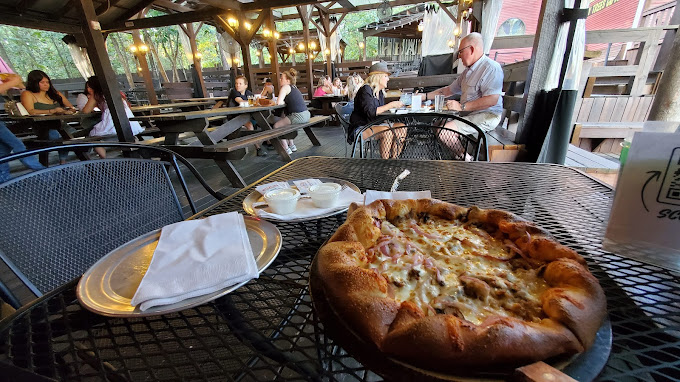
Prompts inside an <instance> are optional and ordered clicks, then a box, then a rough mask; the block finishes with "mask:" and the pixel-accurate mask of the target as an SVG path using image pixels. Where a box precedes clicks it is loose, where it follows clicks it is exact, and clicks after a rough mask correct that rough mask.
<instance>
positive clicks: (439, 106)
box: [434, 94, 444, 112]
mask: <svg viewBox="0 0 680 382" xmlns="http://www.w3.org/2000/svg"><path fill="white" fill-rule="evenodd" d="M442 110H444V96H443V95H441V94H437V95H435V96H434V111H436V112H440V111H442Z"/></svg>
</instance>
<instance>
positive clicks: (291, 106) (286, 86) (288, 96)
mask: <svg viewBox="0 0 680 382" xmlns="http://www.w3.org/2000/svg"><path fill="white" fill-rule="evenodd" d="M296 80H297V71H296V70H295V69H290V70H287V71H285V72H283V73H281V78H280V79H279V84H280V85H281V90H279V98H278V99H277V102H276V103H277V104H278V105H284V104H285V105H286V108H285V109H284V111H285V114H286V116H285V117H283V118H281V119H279V120H278V121H276V123H275V124H274V128H275V129H276V128H278V127H283V126H287V125H292V124H298V123H306V122H309V118H310V117H311V115H310V114H309V110H307V105H306V104H305V100H304V98H302V93H300V90H298V88H297V87H296V86H295V82H296ZM296 135H297V133H296ZM284 137H285V136H284ZM293 138H294V137H293ZM281 143H282V144H283V148H284V149H286V152H288V154H289V155H290V154H292V153H293V151H297V147H295V142H293V139H281Z"/></svg>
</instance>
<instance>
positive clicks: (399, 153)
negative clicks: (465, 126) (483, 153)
mask: <svg viewBox="0 0 680 382" xmlns="http://www.w3.org/2000/svg"><path fill="white" fill-rule="evenodd" d="M473 126H474V125H473ZM370 127H371V126H367V127H364V129H362V130H361V132H358V133H357V137H356V139H355V143H354V148H353V151H352V156H353V157H360V158H378V159H380V158H383V159H415V160H460V161H464V160H468V161H470V160H472V161H476V160H478V158H479V153H480V148H481V147H483V146H484V144H483V141H484V140H485V135H484V132H483V131H482V130H481V129H479V128H478V127H477V126H474V128H475V129H476V130H477V137H475V136H473V135H466V134H462V133H460V132H458V131H456V130H453V129H449V128H446V127H443V126H434V125H425V124H416V125H410V126H392V127H389V128H387V129H385V130H382V131H379V132H376V133H374V134H371V135H370V136H369V137H367V138H366V139H364V137H363V135H364V134H363V132H364V131H366V130H367V129H370Z"/></svg>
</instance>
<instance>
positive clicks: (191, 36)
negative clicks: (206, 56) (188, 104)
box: [185, 23, 208, 97]
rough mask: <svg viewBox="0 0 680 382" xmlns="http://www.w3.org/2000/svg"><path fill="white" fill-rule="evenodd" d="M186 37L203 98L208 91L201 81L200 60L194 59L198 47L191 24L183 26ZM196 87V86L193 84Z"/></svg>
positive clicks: (203, 81)
mask: <svg viewBox="0 0 680 382" xmlns="http://www.w3.org/2000/svg"><path fill="white" fill-rule="evenodd" d="M185 28H186V31H187V32H188V33H187V37H189V45H190V46H191V56H192V59H193V61H194V69H196V73H197V75H198V76H197V77H198V86H200V87H201V92H203V97H205V96H207V95H208V91H207V90H206V88H205V80H204V79H203V70H201V60H200V59H199V58H198V57H196V56H197V53H198V47H197V46H196V31H195V30H194V26H193V24H191V23H188V24H185ZM194 86H196V84H194Z"/></svg>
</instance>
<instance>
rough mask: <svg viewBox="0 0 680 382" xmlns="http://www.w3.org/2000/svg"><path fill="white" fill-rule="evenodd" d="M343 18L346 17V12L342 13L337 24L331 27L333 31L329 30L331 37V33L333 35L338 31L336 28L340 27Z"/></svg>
mask: <svg viewBox="0 0 680 382" xmlns="http://www.w3.org/2000/svg"><path fill="white" fill-rule="evenodd" d="M345 16H347V12H345V13H343V14H342V15H341V16H340V18H339V19H338V22H337V23H335V26H333V29H331V33H329V35H332V34H333V33H335V30H336V29H338V27H339V26H340V23H341V22H342V19H344V18H345Z"/></svg>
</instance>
